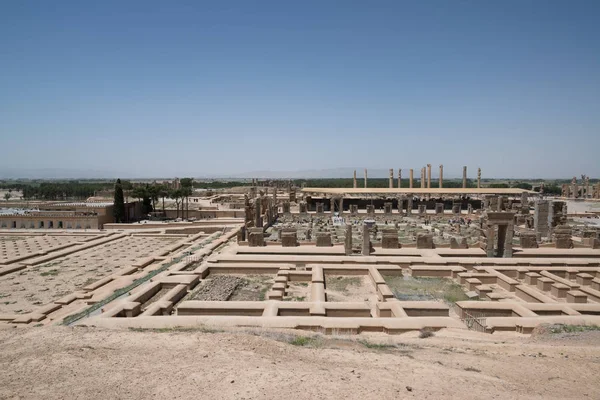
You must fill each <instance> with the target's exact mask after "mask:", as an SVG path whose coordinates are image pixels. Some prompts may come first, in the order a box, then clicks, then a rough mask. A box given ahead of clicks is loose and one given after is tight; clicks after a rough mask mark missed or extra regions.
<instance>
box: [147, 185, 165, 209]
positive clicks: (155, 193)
mask: <svg viewBox="0 0 600 400" xmlns="http://www.w3.org/2000/svg"><path fill="white" fill-rule="evenodd" d="M147 190H148V197H149V198H150V200H152V210H153V211H155V210H156V202H157V201H158V197H159V196H160V185H150V186H147ZM163 208H164V207H163Z"/></svg>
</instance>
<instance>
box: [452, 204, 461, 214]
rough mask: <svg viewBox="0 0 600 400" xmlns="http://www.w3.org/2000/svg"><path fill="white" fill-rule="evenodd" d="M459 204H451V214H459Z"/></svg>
mask: <svg viewBox="0 0 600 400" xmlns="http://www.w3.org/2000/svg"><path fill="white" fill-rule="evenodd" d="M460 208H461V207H460V204H453V205H452V214H460Z"/></svg>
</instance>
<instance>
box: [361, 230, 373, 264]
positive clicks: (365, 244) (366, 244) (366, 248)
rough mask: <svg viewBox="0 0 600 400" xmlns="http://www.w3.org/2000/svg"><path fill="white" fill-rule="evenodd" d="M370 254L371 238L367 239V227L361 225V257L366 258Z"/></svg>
mask: <svg viewBox="0 0 600 400" xmlns="http://www.w3.org/2000/svg"><path fill="white" fill-rule="evenodd" d="M369 254H371V238H370V237H369V227H368V226H367V225H366V224H363V237H362V255H363V256H368V255H369Z"/></svg>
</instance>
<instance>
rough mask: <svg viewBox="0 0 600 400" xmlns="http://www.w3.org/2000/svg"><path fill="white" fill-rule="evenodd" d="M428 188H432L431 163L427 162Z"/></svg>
mask: <svg viewBox="0 0 600 400" xmlns="http://www.w3.org/2000/svg"><path fill="white" fill-rule="evenodd" d="M427 189H431V164H427Z"/></svg>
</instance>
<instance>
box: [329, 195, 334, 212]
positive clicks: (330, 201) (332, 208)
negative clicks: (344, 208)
mask: <svg viewBox="0 0 600 400" xmlns="http://www.w3.org/2000/svg"><path fill="white" fill-rule="evenodd" d="M329 207H330V208H331V209H330V210H329V212H330V213H331V215H333V213H334V212H335V197H332V198H331V199H329Z"/></svg>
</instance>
